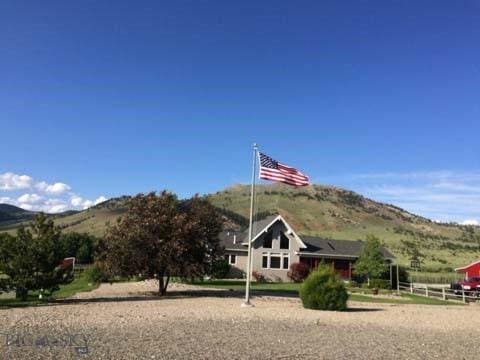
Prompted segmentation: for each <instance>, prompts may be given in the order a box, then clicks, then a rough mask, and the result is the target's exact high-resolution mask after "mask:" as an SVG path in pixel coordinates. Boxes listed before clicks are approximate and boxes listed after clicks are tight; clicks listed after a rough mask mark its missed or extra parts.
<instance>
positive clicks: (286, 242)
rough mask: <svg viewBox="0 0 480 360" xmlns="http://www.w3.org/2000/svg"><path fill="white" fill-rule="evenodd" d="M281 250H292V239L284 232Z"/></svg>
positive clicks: (281, 234)
mask: <svg viewBox="0 0 480 360" xmlns="http://www.w3.org/2000/svg"><path fill="white" fill-rule="evenodd" d="M280 249H282V250H288V249H290V239H289V238H288V237H287V235H285V234H284V233H283V232H282V233H280Z"/></svg>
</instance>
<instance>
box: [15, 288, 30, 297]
mask: <svg viewBox="0 0 480 360" xmlns="http://www.w3.org/2000/svg"><path fill="white" fill-rule="evenodd" d="M15 298H17V299H20V300H22V301H26V300H27V299H28V289H26V288H24V287H23V286H17V288H16V289H15Z"/></svg>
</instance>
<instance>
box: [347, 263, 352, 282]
mask: <svg viewBox="0 0 480 360" xmlns="http://www.w3.org/2000/svg"><path fill="white" fill-rule="evenodd" d="M348 280H352V262H351V261H350V260H349V261H348Z"/></svg>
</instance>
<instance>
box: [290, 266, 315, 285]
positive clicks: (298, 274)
mask: <svg viewBox="0 0 480 360" xmlns="http://www.w3.org/2000/svg"><path fill="white" fill-rule="evenodd" d="M309 273H310V268H309V267H308V265H306V264H304V263H301V262H300V263H292V265H290V270H288V273H287V276H288V278H289V279H290V280H292V281H293V282H296V283H299V282H303V280H305V279H306V278H307V276H308V274H309Z"/></svg>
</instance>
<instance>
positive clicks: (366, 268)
mask: <svg viewBox="0 0 480 360" xmlns="http://www.w3.org/2000/svg"><path fill="white" fill-rule="evenodd" d="M380 247H381V244H380V239H379V238H377V237H376V236H374V235H367V240H366V242H365V245H364V246H363V249H362V252H361V254H360V257H359V258H358V260H357V261H356V262H355V264H354V269H355V273H357V274H358V275H363V276H365V277H366V278H367V282H368V285H370V279H372V278H378V277H379V276H380V275H381V274H382V273H383V272H384V270H385V260H384V259H383V255H382V253H381V251H380Z"/></svg>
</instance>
